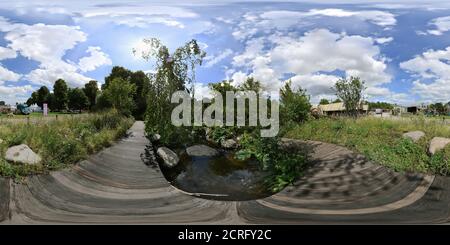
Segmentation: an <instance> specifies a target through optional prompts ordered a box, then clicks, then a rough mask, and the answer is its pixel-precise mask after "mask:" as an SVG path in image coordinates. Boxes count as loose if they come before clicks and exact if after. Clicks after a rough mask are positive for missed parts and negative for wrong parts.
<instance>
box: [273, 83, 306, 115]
mask: <svg viewBox="0 0 450 245" xmlns="http://www.w3.org/2000/svg"><path fill="white" fill-rule="evenodd" d="M310 110H311V104H310V103H309V97H308V96H307V95H306V91H305V90H303V89H301V88H298V89H296V90H294V89H292V87H291V81H288V82H286V84H285V85H284V87H283V88H282V89H281V91H280V120H281V122H282V123H287V122H302V121H305V120H306V119H307V118H308V114H309V111H310Z"/></svg>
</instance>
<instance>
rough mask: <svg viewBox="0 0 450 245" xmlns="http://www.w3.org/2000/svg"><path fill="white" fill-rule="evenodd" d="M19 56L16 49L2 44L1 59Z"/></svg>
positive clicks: (0, 49)
mask: <svg viewBox="0 0 450 245" xmlns="http://www.w3.org/2000/svg"><path fill="white" fill-rule="evenodd" d="M16 57H17V53H16V51H14V50H12V49H10V48H5V47H1V46H0V60H6V59H14V58H16Z"/></svg>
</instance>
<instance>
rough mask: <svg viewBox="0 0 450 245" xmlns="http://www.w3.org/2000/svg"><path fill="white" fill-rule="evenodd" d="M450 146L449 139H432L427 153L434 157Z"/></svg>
mask: <svg viewBox="0 0 450 245" xmlns="http://www.w3.org/2000/svg"><path fill="white" fill-rule="evenodd" d="M448 144H450V139H449V138H443V137H434V138H433V139H432V140H431V142H430V147H429V148H428V152H429V153H430V154H431V155H434V154H435V153H436V152H438V151H439V150H442V149H444V148H445V146H447V145H448Z"/></svg>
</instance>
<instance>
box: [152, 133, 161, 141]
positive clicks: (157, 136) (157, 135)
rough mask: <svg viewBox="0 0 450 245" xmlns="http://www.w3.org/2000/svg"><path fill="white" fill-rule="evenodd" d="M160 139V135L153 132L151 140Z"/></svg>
mask: <svg viewBox="0 0 450 245" xmlns="http://www.w3.org/2000/svg"><path fill="white" fill-rule="evenodd" d="M160 139H161V135H159V134H154V135H152V137H151V141H152V142H158V141H159V140H160Z"/></svg>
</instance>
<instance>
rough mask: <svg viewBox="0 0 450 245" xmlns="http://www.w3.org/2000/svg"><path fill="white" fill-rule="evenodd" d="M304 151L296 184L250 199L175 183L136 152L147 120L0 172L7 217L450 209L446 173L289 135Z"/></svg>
mask: <svg viewBox="0 0 450 245" xmlns="http://www.w3.org/2000/svg"><path fill="white" fill-rule="evenodd" d="M284 143H285V145H286V147H289V148H291V149H292V150H299V147H302V148H304V147H307V148H309V149H308V150H309V152H311V154H310V159H311V161H312V164H311V167H310V168H309V170H308V171H307V172H306V173H305V175H304V176H303V177H302V178H300V179H299V180H298V181H297V182H296V183H295V184H294V185H293V186H289V187H287V188H286V189H284V190H283V191H282V192H280V193H278V194H275V195H273V196H271V197H268V198H264V199H260V200H254V201H243V202H234V201H228V202H227V201H214V200H205V199H201V198H197V197H194V196H191V195H188V194H186V193H182V192H180V191H179V190H177V189H175V188H174V187H172V186H171V185H170V184H168V183H167V181H166V180H165V178H164V177H163V175H162V173H160V171H159V168H157V167H151V166H147V165H145V164H144V163H143V161H142V159H141V155H142V154H144V150H145V146H146V144H148V141H147V139H146V138H145V137H144V124H143V123H142V122H136V123H135V124H134V125H133V127H132V128H131V129H130V136H129V137H127V138H125V139H122V140H121V141H119V142H118V143H116V144H114V145H113V146H112V147H110V148H107V149H105V150H103V151H101V152H100V153H98V154H95V155H93V156H91V157H90V158H89V159H88V160H86V161H83V162H81V163H79V164H77V165H75V166H74V167H72V168H70V169H66V170H61V171H55V172H52V173H51V174H49V175H38V176H32V177H29V178H27V179H26V181H25V183H21V184H19V183H14V182H13V181H11V180H8V179H2V178H0V221H2V222H3V223H13V224H16V223H154V224H156V223H157V224H161V223H166V224H176V223H182V224H185V223H201V224H204V223H207V224H210V223H216V224H243V223H269V224H272V223H294V224H299V223H442V222H447V221H448V219H449V217H450V214H449V210H450V179H449V178H445V177H434V176H424V175H417V174H415V175H412V174H400V173H395V172H392V171H390V170H388V169H386V168H384V167H382V166H380V165H377V164H374V163H371V162H370V161H367V160H366V159H365V158H364V157H362V156H361V155H357V154H354V153H353V152H351V151H349V150H347V149H346V148H344V147H340V146H336V145H332V144H325V143H320V142H302V141H295V140H289V139H285V140H284Z"/></svg>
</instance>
